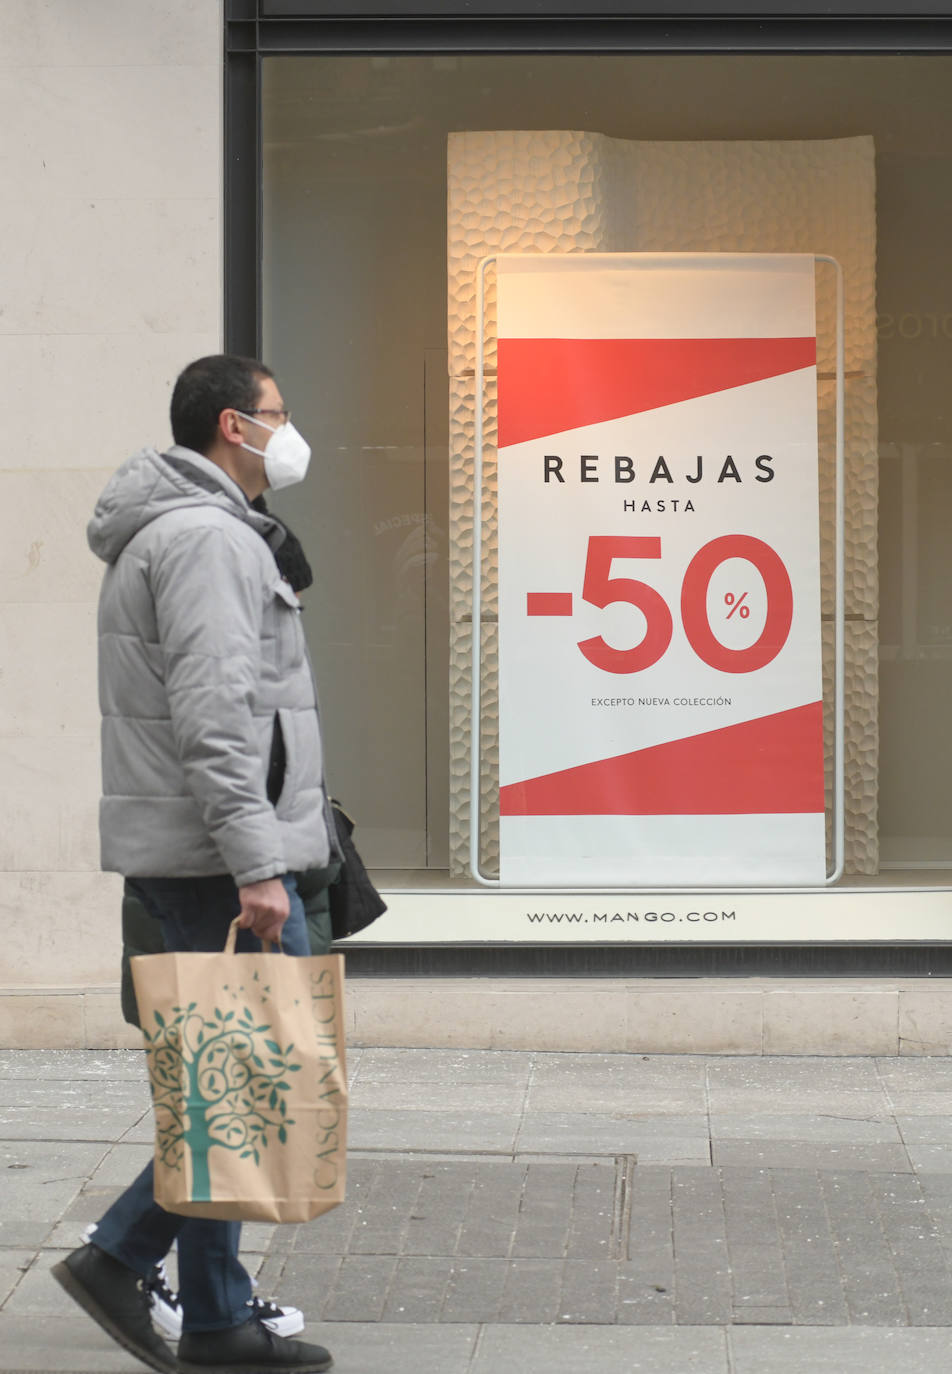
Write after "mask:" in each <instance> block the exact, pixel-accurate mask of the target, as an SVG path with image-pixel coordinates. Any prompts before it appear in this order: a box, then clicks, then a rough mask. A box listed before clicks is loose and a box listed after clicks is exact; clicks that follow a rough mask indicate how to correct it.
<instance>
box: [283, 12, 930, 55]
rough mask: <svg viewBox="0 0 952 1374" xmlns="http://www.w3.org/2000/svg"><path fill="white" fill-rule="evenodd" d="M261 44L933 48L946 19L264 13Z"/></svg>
mask: <svg viewBox="0 0 952 1374" xmlns="http://www.w3.org/2000/svg"><path fill="white" fill-rule="evenodd" d="M258 43H259V51H260V52H261V53H268V54H277V53H284V54H290V53H304V52H310V53H324V54H333V53H338V54H343V53H365V52H374V53H420V52H423V53H427V52H455V53H461V52H468V53H543V52H544V53H626V52H627V53H728V52H730V53H743V52H751V53H754V52H756V53H764V54H768V53H791V52H800V53H805V54H817V53H931V52H943V51H949V50H952V18H949V17H929V18H916V19H910V18H908V17H907V16H903V17H898V16H891V15H889V16H884V17H883V18H881V19H868V18H867V19H849V18H837V19H830V18H824V19H817V20H812V21H803V20H800V19H792V18H767V19H751V18H742V19H716V18H703V19H616V18H607V19H593V18H591V17H589V16H588V15H584V16H583V15H578V16H572V17H569V16H563V17H561V18H559V19H558V20H550V21H546V20H541V19H525V18H513V19H466V20H463V19H454V18H446V17H444V18H440V19H430V18H424V17H417V18H398V19H359V18H358V19H354V18H320V19H300V20H293V19H291V20H284V19H273V20H262V21H261V22H260V24H259V29H258Z"/></svg>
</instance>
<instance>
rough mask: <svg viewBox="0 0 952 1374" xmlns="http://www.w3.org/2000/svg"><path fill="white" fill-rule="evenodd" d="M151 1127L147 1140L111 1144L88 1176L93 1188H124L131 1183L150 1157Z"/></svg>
mask: <svg viewBox="0 0 952 1374" xmlns="http://www.w3.org/2000/svg"><path fill="white" fill-rule="evenodd" d="M151 1131H152V1128H151V1126H150V1137H149V1139H148V1140H143V1141H139V1142H129V1143H127V1142H125V1141H119V1142H117V1144H115V1145H111V1146H110V1147H109V1149H108V1150H107V1151H106V1153H105V1154H104V1155H103V1158H102V1162H101V1163H100V1165H99V1167H98V1168H97V1169H96V1170H95V1172H94V1173H93V1174H92V1176H91V1178H90V1180H89V1181H90V1184H91V1185H92V1186H93V1187H94V1188H124V1187H125V1186H126V1184H127V1183H131V1182H132V1180H133V1179H134V1178H135V1176H136V1174H138V1173H141V1171H142V1170H143V1169H144V1168H145V1166H146V1165H147V1164H148V1162H149V1160H150V1159H151V1158H152V1134H151Z"/></svg>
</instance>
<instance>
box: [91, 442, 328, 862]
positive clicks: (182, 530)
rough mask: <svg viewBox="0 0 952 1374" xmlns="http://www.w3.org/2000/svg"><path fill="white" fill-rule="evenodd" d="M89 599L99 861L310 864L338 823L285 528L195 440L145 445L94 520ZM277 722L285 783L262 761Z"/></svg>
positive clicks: (320, 857)
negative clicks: (285, 554) (98, 569)
mask: <svg viewBox="0 0 952 1374" xmlns="http://www.w3.org/2000/svg"><path fill="white" fill-rule="evenodd" d="M87 533H88V538H89V545H90V548H91V549H92V550H93V552H94V553H95V554H97V555H98V556H99V557H100V558H101V559H103V560H104V562H105V563H106V564H108V567H107V569H106V574H105V577H104V579H103V584H102V591H101V594H100V600H99V698H100V707H101V710H102V771H103V798H102V802H101V803H100V834H101V839H102V866H103V868H105V869H108V870H110V871H113V872H117V873H123V874H125V875H126V876H127V877H198V876H205V875H210V874H215V873H230V874H232V876H233V877H234V879H235V882H236V883H237V884H238V885H239V886H242V885H244V884H246V883H252V882H259V881H261V880H262V879H264V878H271V877H275V876H277V875H278V874H281V873H286V872H289V871H292V870H295V869H306V868H319V867H323V866H324V865H326V864H327V863H328V860H329V858H330V856H331V840H330V835H331V834H332V830H331V822H330V815H329V809H328V805H327V797H326V793H325V789H324V781H323V778H324V766H323V753H322V747H321V734H320V722H319V719H318V710H317V701H316V696H315V689H314V680H313V676H312V673H311V666H310V661H309V659H308V654H307V647H306V645H305V643H304V634H303V631H302V629H301V620H300V605H299V603H298V599H297V597H296V596H295V594H294V592H293V591H292V590H291V588H290V586H289V585H288V583H287V582H285V581H284V580H283V578H282V577H281V575H280V573H279V572H278V569H277V566H276V565H275V561H274V557H273V555H272V552H271V550H272V548H274V547H277V546H279V545H280V543H281V541H282V539H283V538H284V531H283V530H282V529H281V527H280V526H279V525H278V524H277V523H276V522H275V521H273V520H271V519H269V518H268V517H267V516H266V515H259V514H258V512H257V511H254V510H252V509H251V508H250V506H249V505H248V502H247V501H246V499H245V497H244V494H243V493H242V491H241V490H240V488H239V487H238V486H237V485H236V484H235V483H234V482H233V481H232V480H231V478H230V477H228V475H227V474H226V473H225V472H223V471H222V469H221V468H219V467H218V466H217V464H215V463H212V462H211V461H210V460H209V459H207V458H203V457H202V456H201V455H200V454H197V453H193V452H192V451H191V450H190V449H185V448H179V447H175V448H172V449H170V450H169V452H168V453H165V454H160V453H158V452H156V450H154V449H144V450H143V451H142V452H141V453H138V454H136V455H135V456H134V457H133V458H130V459H129V460H128V462H126V463H124V464H123V466H122V467H121V468H120V469H119V470H118V472H116V474H115V475H114V476H113V478H112V479H111V481H110V482H109V484H108V486H107V487H106V489H105V491H104V492H103V494H102V496H101V497H100V498H99V502H98V503H97V506H96V511H95V514H94V515H93V518H92V520H91V521H90V523H89V528H88V531H87ZM276 721H279V722H280V730H281V735H282V736H283V741H284V748H285V755H286V758H285V770H284V781H283V786H282V788H281V791H280V795H279V796H278V797H277V801H276V805H274V806H272V805H271V803H270V802H269V801H268V797H267V771H268V766H269V762H270V760H271V753H272V744H273V740H274V736H275V722H276Z"/></svg>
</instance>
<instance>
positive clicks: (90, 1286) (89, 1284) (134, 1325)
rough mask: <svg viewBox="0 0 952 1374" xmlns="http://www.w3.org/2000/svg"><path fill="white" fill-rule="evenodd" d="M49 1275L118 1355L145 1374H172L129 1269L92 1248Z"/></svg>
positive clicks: (139, 1282)
mask: <svg viewBox="0 0 952 1374" xmlns="http://www.w3.org/2000/svg"><path fill="white" fill-rule="evenodd" d="M50 1272H51V1273H52V1275H53V1277H54V1279H55V1280H56V1282H57V1283H59V1284H61V1285H62V1287H63V1288H65V1289H66V1292H67V1293H68V1294H69V1296H70V1297H71V1298H72V1299H73V1300H74V1302H78V1303H79V1305H80V1307H81V1308H82V1309H83V1311H84V1312H88V1314H89V1315H90V1316H91V1317H92V1319H93V1321H94V1322H98V1323H99V1325H100V1326H101V1327H102V1329H103V1330H104V1331H105V1332H107V1333H108V1335H110V1336H111V1337H112V1339H113V1340H114V1341H116V1342H117V1343H118V1344H119V1345H121V1346H122V1347H123V1349H124V1350H128V1351H130V1352H131V1353H132V1354H133V1355H135V1356H136V1357H137V1358H138V1359H140V1360H142V1362H143V1363H144V1364H147V1365H148V1366H149V1367H150V1369H157V1370H159V1371H160V1372H161V1374H176V1372H177V1370H178V1364H177V1363H176V1360H175V1356H174V1355H173V1354H172V1351H171V1350H170V1349H169V1347H168V1346H167V1345H166V1344H165V1341H163V1339H162V1337H161V1336H160V1335H158V1333H157V1332H156V1330H155V1328H154V1327H153V1325H152V1319H151V1317H150V1315H149V1297H148V1294H147V1292H146V1288H145V1280H144V1279H141V1278H140V1277H139V1275H138V1274H137V1273H136V1272H135V1270H134V1269H130V1268H129V1267H128V1265H125V1264H120V1262H119V1260H117V1259H113V1257H112V1255H107V1254H106V1252H105V1250H100V1248H99V1246H98V1245H82V1246H80V1248H79V1249H78V1250H74V1251H73V1252H72V1254H70V1255H67V1256H66V1258H65V1259H64V1260H60V1262H59V1263H58V1264H54V1265H53V1268H52V1269H51V1271H50Z"/></svg>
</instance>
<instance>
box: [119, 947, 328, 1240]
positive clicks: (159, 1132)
mask: <svg viewBox="0 0 952 1374" xmlns="http://www.w3.org/2000/svg"><path fill="white" fill-rule="evenodd" d="M236 934H237V922H233V923H232V927H231V930H230V931H229V934H228V941H227V943H226V945H225V949H224V950H223V951H222V952H221V953H215V954H198V953H183V954H144V955H139V956H137V957H136V958H133V959H132V961H131V964H132V975H133V979H134V980H135V989H136V998H137V1000H138V1003H139V1011H140V1015H141V1020H142V1032H143V1035H144V1036H145V1042H146V1054H147V1057H148V1065H149V1084H150V1087H151V1090H152V1105H153V1108H154V1110H155V1200H156V1202H157V1203H159V1205H160V1206H162V1207H164V1208H165V1209H166V1210H167V1211H169V1212H179V1213H182V1214H184V1215H186V1216H199V1217H216V1218H220V1219H224V1220H228V1219H233V1218H235V1219H244V1220H251V1219H254V1220H259V1221H309V1220H310V1219H311V1218H312V1217H316V1216H320V1215H321V1213H322V1212H327V1211H329V1210H330V1209H331V1208H332V1207H336V1206H337V1205H338V1204H339V1203H341V1202H343V1200H344V1186H345V1181H346V1168H345V1148H346V1121H347V1072H346V1066H345V1058H344V1025H343V984H344V972H343V964H344V961H343V957H342V956H341V955H340V954H330V955H325V956H312V957H308V958H294V957H290V956H287V955H282V954H274V953H262V954H236V953H235V952H234V949H235V938H236Z"/></svg>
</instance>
